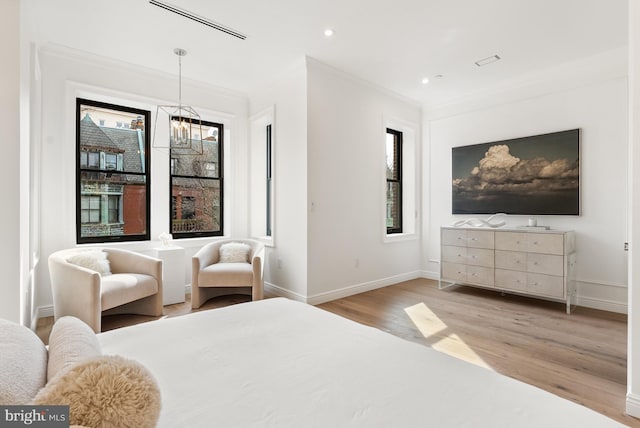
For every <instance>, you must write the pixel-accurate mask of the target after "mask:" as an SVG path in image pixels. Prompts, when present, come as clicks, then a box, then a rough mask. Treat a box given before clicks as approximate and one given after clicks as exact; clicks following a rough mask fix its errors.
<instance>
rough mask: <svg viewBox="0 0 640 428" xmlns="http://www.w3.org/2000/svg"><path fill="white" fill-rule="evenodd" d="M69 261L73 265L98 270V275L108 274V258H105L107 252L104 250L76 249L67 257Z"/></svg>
mask: <svg viewBox="0 0 640 428" xmlns="http://www.w3.org/2000/svg"><path fill="white" fill-rule="evenodd" d="M67 261H68V262H69V263H73V264H74V265H78V266H82V267H85V268H87V269H91V270H94V271H96V272H98V273H99V274H100V275H102V276H105V275H110V274H111V268H110V267H109V259H107V254H106V253H105V252H104V251H100V250H87V251H78V252H77V253H76V254H73V255H72V256H70V257H68V258H67Z"/></svg>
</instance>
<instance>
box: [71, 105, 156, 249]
mask: <svg viewBox="0 0 640 428" xmlns="http://www.w3.org/2000/svg"><path fill="white" fill-rule="evenodd" d="M150 115H151V113H150V112H149V111H145V110H139V109H134V108H130V107H124V106H118V105H113V104H106V103H102V102H97V101H90V100H85V99H80V98H78V99H77V100H76V151H77V167H76V168H77V169H76V171H77V173H76V239H77V242H78V243H79V244H83V243H99V242H112V241H139V240H148V239H149V224H150V223H149V208H150V198H149V188H150V187H149V179H150V176H149V162H150V157H149V145H150V140H149V135H148V133H146V132H145V128H146V126H145V125H147V124H148V123H149V118H150ZM98 117H118V118H120V124H123V123H129V122H131V121H132V120H134V119H135V120H136V121H138V120H141V121H142V124H141V126H139V127H136V129H130V128H127V127H124V126H123V125H120V126H117V125H116V127H110V126H104V123H105V121H104V119H98ZM110 123H114V122H110ZM136 123H138V122H136Z"/></svg>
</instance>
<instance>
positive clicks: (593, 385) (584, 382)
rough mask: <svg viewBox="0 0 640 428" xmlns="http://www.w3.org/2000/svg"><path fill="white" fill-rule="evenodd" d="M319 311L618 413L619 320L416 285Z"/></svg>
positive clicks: (623, 348)
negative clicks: (331, 313) (568, 312)
mask: <svg viewBox="0 0 640 428" xmlns="http://www.w3.org/2000/svg"><path fill="white" fill-rule="evenodd" d="M319 307H321V308H323V309H326V310H328V311H331V312H334V313H336V314H339V315H342V316H344V317H346V318H350V319H352V320H354V321H357V322H360V323H362V324H366V325H370V326H373V327H377V328H379V329H381V330H385V331H387V332H389V333H392V334H394V335H396V336H400V337H403V338H405V339H407V340H411V341H413V342H417V343H421V344H424V345H427V346H431V347H433V348H434V349H436V350H438V351H441V352H444V353H446V354H449V355H452V356H454V357H457V358H461V359H463V360H466V361H470V362H472V363H474V364H479V365H482V366H485V367H488V368H490V369H492V370H494V371H496V372H499V373H502V374H504V375H507V376H510V377H512V378H515V379H519V380H521V381H524V382H526V383H529V384H532V385H535V386H537V387H539V388H541V389H545V390H547V391H550V392H552V393H554V394H556V395H559V396H561V397H564V398H567V399H570V400H572V401H575V402H577V403H580V404H582V405H584V406H586V407H589V408H592V409H594V410H596V411H598V412H600V413H603V414H605V415H607V416H609V417H611V418H613V419H616V420H618V421H620V422H622V423H624V424H627V425H629V426H638V427H640V420H638V419H635V418H632V417H630V416H628V415H626V414H624V407H625V395H626V376H627V370H626V364H627V317H626V315H621V314H615V313H611V312H604V311H598V310H593V309H588V308H582V307H577V308H576V309H575V310H574V312H573V313H572V314H571V315H567V314H566V313H565V311H564V306H563V304H561V303H554V302H546V301H541V300H537V299H531V298H526V297H520V296H513V295H504V296H503V295H501V294H500V293H496V292H493V291H489V290H481V289H476V288H471V287H454V288H451V289H449V290H438V289H437V283H436V281H431V280H426V279H417V280H413V281H407V282H403V283H400V284H396V285H393V286H390V287H385V288H381V289H378V290H373V291H369V292H366V293H362V294H358V295H355V296H351V297H347V298H344V299H340V300H335V301H332V302H328V303H324V304H322V305H319Z"/></svg>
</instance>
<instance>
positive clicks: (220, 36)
mask: <svg viewBox="0 0 640 428" xmlns="http://www.w3.org/2000/svg"><path fill="white" fill-rule="evenodd" d="M23 1H25V3H26V4H27V5H26V10H27V15H26V16H27V19H29V20H30V22H31V23H33V24H34V26H35V28H37V32H38V38H39V40H40V42H41V43H42V44H46V43H55V44H59V45H64V46H67V47H70V48H74V49H78V50H82V51H87V52H91V53H93V54H97V55H101V56H105V57H110V58H114V59H117V60H121V61H125V62H129V63H133V64H138V65H143V66H146V67H150V68H153V69H157V70H161V71H165V72H170V73H173V74H176V75H177V57H176V56H175V55H174V54H173V49H174V48H176V47H180V48H183V49H186V50H187V51H188V55H187V56H186V57H185V58H184V59H183V76H184V77H185V78H189V79H193V80H197V81H202V82H207V83H209V84H212V85H216V86H221V87H225V88H228V89H232V90H235V91H240V92H244V93H250V92H251V91H252V90H253V89H254V88H257V87H260V86H261V85H264V84H268V82H269V81H271V80H273V79H274V78H275V77H276V76H277V75H278V73H280V72H281V71H282V70H283V69H286V68H287V67H289V66H290V65H291V64H292V63H294V62H296V61H299V60H300V58H301V57H303V56H304V55H308V56H310V57H313V58H315V59H317V60H319V61H322V62H324V63H326V64H329V65H331V66H333V67H335V68H338V69H341V70H343V71H346V72H348V73H350V74H352V75H355V76H358V77H360V78H362V79H365V80H368V81H370V82H373V83H375V84H377V85H379V86H382V87H385V88H388V89H390V90H392V91H394V92H397V93H399V94H401V95H404V96H406V97H408V98H411V99H414V100H416V101H419V102H421V103H424V104H425V105H427V106H434V105H439V104H443V103H446V102H449V101H451V100H453V99H457V98H460V97H463V96H467V95H469V94H472V93H473V92H477V91H482V90H484V89H487V88H488V87H491V86H493V85H496V84H498V83H499V82H504V81H506V80H509V79H517V78H518V77H519V76H523V75H525V74H528V73H533V72H536V71H538V70H542V69H545V68H548V67H551V66H554V65H558V64H561V63H564V62H569V61H572V60H575V59H578V58H582V57H586V56H590V55H594V54H597V53H601V52H604V51H608V50H612V49H615V48H619V47H622V46H625V45H626V44H627V0H395V1H390V0H315V1H314V0H232V1H229V0H227V1H222V0H167V2H168V3H170V4H173V5H175V6H178V7H180V8H183V9H187V10H189V11H191V12H193V13H195V14H198V15H201V16H204V17H206V18H209V19H211V20H212V21H216V22H218V23H221V24H223V25H225V26H228V27H231V28H233V29H234V30H237V31H239V32H241V33H244V34H246V35H247V36H248V37H247V39H246V40H244V41H243V40H240V39H237V38H234V37H231V36H229V35H226V34H224V33H221V32H219V31H216V30H214V29H211V28H209V27H207V26H204V25H202V24H199V23H196V22H193V21H191V20H188V19H186V18H183V17H181V16H178V15H174V14H172V13H169V12H167V11H165V10H163V9H161V8H158V7H156V6H153V5H151V4H150V3H149V2H148V0H110V1H104V0H55V1H51V0H23ZM328 27H331V28H333V29H334V30H335V35H334V36H333V37H331V38H326V37H325V36H324V34H323V31H324V29H325V28H328ZM494 54H497V55H499V56H500V57H501V58H502V59H501V60H500V61H498V62H495V63H493V64H489V65H487V66H485V67H477V66H476V65H475V64H474V62H475V61H477V60H479V59H482V58H485V57H488V56H491V55H494ZM438 74H441V75H443V77H441V78H435V77H434V76H435V75H438ZM423 77H429V78H430V80H431V81H430V83H429V84H428V85H423V84H422V83H421V79H422V78H423Z"/></svg>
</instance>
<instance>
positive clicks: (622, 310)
mask: <svg viewBox="0 0 640 428" xmlns="http://www.w3.org/2000/svg"><path fill="white" fill-rule="evenodd" d="M576 305H578V306H583V307H585V308H591V309H600V310H601V311H608V312H617V313H619V314H626V313H628V308H629V307H628V305H627V304H626V303H621V302H614V301H612V300H604V299H594V298H591V297H584V296H577V297H576Z"/></svg>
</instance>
